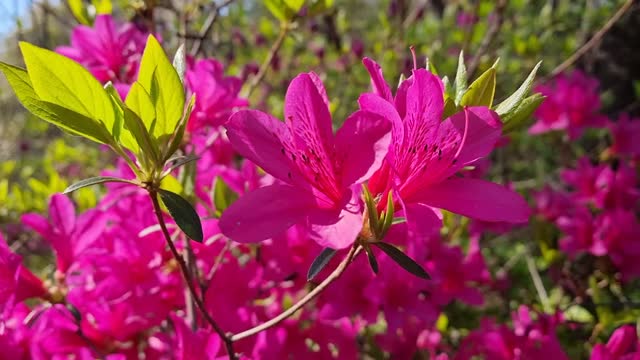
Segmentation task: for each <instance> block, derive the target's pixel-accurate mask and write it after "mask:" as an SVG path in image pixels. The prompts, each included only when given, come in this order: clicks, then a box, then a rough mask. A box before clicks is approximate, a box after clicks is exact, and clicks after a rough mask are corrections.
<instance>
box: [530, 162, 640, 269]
mask: <svg viewBox="0 0 640 360" xmlns="http://www.w3.org/2000/svg"><path fill="white" fill-rule="evenodd" d="M561 179H562V180H563V182H564V184H565V186H567V188H568V189H569V190H557V191H556V190H553V189H552V188H550V187H546V188H545V189H543V190H541V191H540V192H538V193H537V194H536V195H535V198H536V203H537V209H538V213H539V214H540V215H541V216H543V217H544V218H545V219H547V220H549V221H553V222H554V223H555V224H556V225H557V226H558V228H559V229H560V231H562V233H563V237H562V238H561V239H560V249H562V250H563V251H564V252H566V253H567V254H568V255H569V256H572V257H573V256H575V255H576V254H578V253H580V252H588V253H590V254H592V255H594V256H606V257H608V258H609V259H610V260H611V262H612V263H613V264H614V265H615V266H616V268H617V269H618V270H619V271H620V273H621V274H622V277H623V279H625V280H629V279H631V278H634V277H637V276H639V275H640V265H639V263H640V261H639V260H640V246H638V244H636V242H635V241H634V239H637V238H638V236H640V221H639V220H638V217H637V215H636V214H637V212H638V209H639V207H638V206H639V202H638V200H639V199H640V191H639V190H638V179H637V175H636V169H635V168H633V167H631V166H629V165H627V164H626V163H625V162H624V161H617V162H615V163H613V164H593V163H592V162H591V160H589V159H588V158H586V157H584V158H581V159H580V160H579V161H578V163H577V166H576V168H575V169H566V170H563V171H562V172H561Z"/></svg>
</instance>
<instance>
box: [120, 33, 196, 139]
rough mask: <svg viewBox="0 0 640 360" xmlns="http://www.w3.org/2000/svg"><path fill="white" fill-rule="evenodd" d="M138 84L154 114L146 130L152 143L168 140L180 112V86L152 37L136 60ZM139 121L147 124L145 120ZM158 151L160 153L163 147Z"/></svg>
mask: <svg viewBox="0 0 640 360" xmlns="http://www.w3.org/2000/svg"><path fill="white" fill-rule="evenodd" d="M138 82H139V83H140V85H142V87H143V88H144V89H145V90H146V92H147V93H148V94H149V95H150V98H151V101H152V103H153V105H154V108H155V113H156V121H155V123H154V124H153V126H152V128H147V130H149V133H150V134H151V136H152V137H153V138H155V139H163V138H168V136H170V135H171V134H173V133H174V131H175V130H176V127H177V126H178V123H179V122H180V119H181V118H182V114H183V112H184V99H185V94H184V86H183V85H182V82H181V81H180V77H179V76H178V73H177V72H176V69H174V67H173V65H172V64H171V62H169V59H168V58H167V55H166V54H165V52H164V50H163V49H162V47H161V46H160V43H158V40H156V38H154V37H153V35H149V37H148V39H147V45H146V47H145V49H144V53H143V54H142V60H140V71H139V73H138ZM127 98H128V96H127ZM141 118H142V120H143V121H144V122H145V124H148V123H147V121H148V120H147V119H145V118H143V117H141ZM167 143H168V141H167ZM164 145H168V144H164ZM161 148H162V150H164V149H165V146H161Z"/></svg>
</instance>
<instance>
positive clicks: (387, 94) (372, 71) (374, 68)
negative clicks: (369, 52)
mask: <svg viewBox="0 0 640 360" xmlns="http://www.w3.org/2000/svg"><path fill="white" fill-rule="evenodd" d="M362 63H363V64H364V67H366V68H367V71H368V72H369V76H371V87H373V92H374V94H376V95H378V96H380V97H382V98H383V99H385V100H387V101H389V102H393V96H392V95H391V89H390V88H389V85H388V84H387V82H386V81H385V80H384V75H383V74H382V68H381V67H380V65H378V63H376V62H375V61H373V60H371V59H369V58H367V57H365V58H364V59H362Z"/></svg>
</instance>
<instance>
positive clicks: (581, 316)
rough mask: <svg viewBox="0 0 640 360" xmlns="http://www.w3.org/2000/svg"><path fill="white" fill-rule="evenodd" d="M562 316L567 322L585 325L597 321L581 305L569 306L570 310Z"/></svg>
mask: <svg viewBox="0 0 640 360" xmlns="http://www.w3.org/2000/svg"><path fill="white" fill-rule="evenodd" d="M562 316H563V317H564V319H565V320H567V321H573V322H580V323H585V324H591V323H593V322H594V320H595V319H594V317H593V315H592V314H591V313H590V312H589V311H588V310H587V309H585V308H584V307H582V306H580V305H571V306H569V308H568V309H567V310H565V311H564V312H563V313H562Z"/></svg>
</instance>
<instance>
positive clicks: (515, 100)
mask: <svg viewBox="0 0 640 360" xmlns="http://www.w3.org/2000/svg"><path fill="white" fill-rule="evenodd" d="M541 64H542V61H541V62H539V63H537V64H536V66H535V67H534V68H533V70H531V73H530V74H529V76H527V78H526V79H525V80H524V82H523V83H522V85H520V87H519V88H518V90H516V91H515V92H514V93H513V94H511V96H509V97H508V98H506V99H505V100H504V101H503V102H501V103H500V104H499V105H498V106H496V108H495V109H494V110H495V111H496V113H498V115H500V116H501V117H502V116H504V115H506V114H508V113H510V112H512V111H513V110H515V109H516V108H517V107H518V106H519V105H520V103H521V102H522V101H523V100H524V98H525V97H526V96H527V95H528V94H529V91H531V87H532V86H533V79H535V77H536V73H537V72H538V69H539V68H540V65H541Z"/></svg>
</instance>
